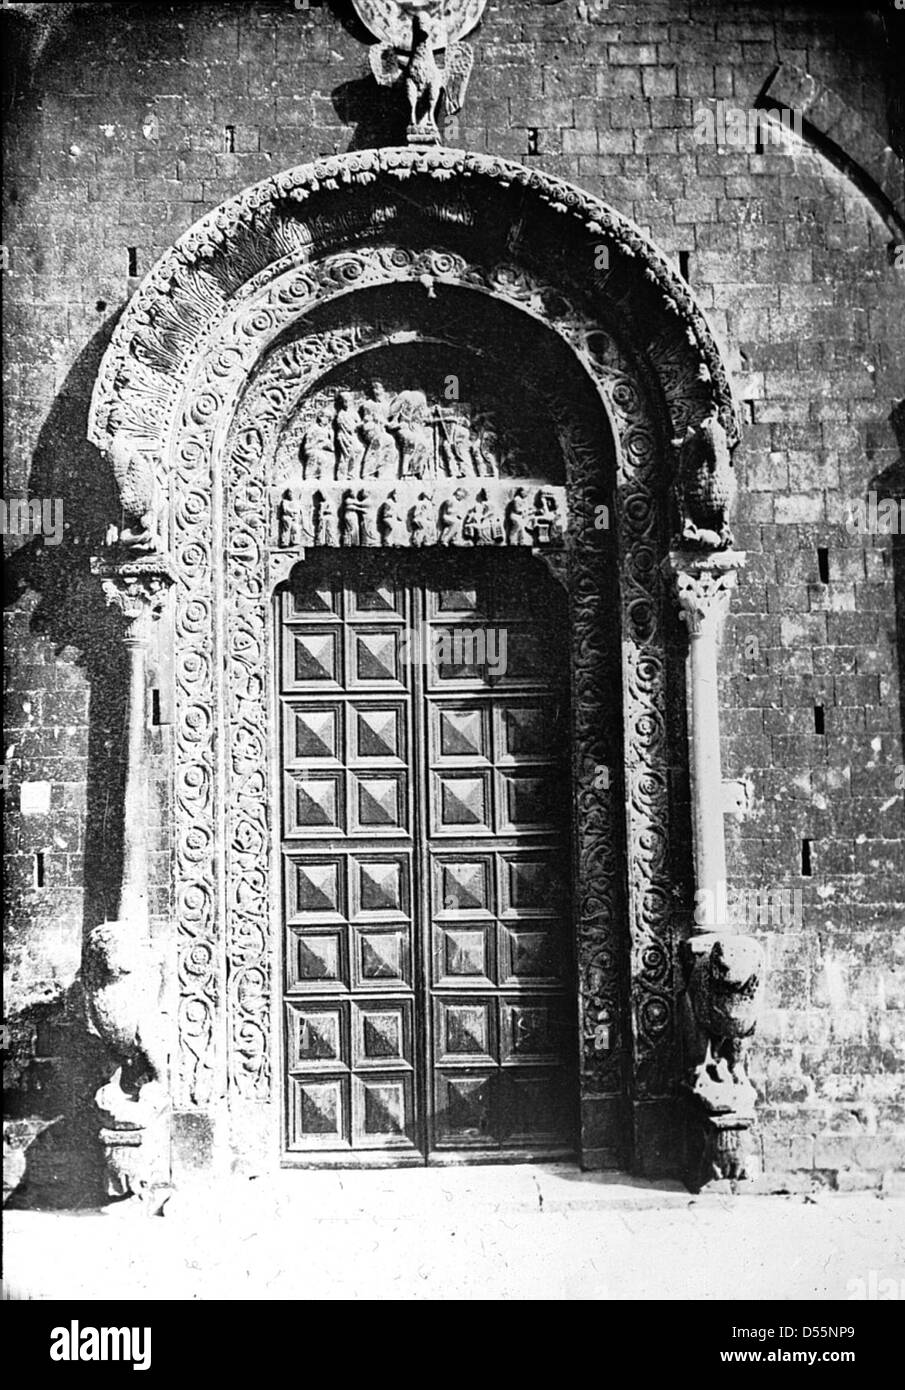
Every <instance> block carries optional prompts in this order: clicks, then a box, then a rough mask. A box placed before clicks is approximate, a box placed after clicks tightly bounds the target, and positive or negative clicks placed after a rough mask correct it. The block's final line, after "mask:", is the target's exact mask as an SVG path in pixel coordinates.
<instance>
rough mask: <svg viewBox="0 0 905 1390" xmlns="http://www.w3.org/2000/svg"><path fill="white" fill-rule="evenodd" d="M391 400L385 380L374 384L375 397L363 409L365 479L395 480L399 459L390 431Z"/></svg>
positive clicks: (361, 410) (362, 463) (362, 434)
mask: <svg viewBox="0 0 905 1390" xmlns="http://www.w3.org/2000/svg"><path fill="white" fill-rule="evenodd" d="M389 408H390V397H389V392H388V391H387V390H386V388H385V386H384V384H383V382H382V381H374V382H372V383H371V395H370V396H369V397H367V398H366V399H365V400H364V401H363V402H362V404H361V406H360V407H359V415H360V416H361V427H360V431H359V433H360V434H361V437H362V439H363V440H364V446H365V448H364V457H363V458H362V461H361V476H362V477H363V478H379V477H395V476H396V473H397V470H398V465H399V460H398V458H397V453H396V444H395V441H394V439H393V436H392V435H391V434H390V432H389V430H388V429H387V419H388V417H389Z"/></svg>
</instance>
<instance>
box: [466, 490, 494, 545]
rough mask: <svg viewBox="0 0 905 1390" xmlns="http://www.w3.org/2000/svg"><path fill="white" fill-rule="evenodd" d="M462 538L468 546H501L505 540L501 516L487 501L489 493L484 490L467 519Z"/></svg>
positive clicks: (476, 499) (478, 496)
mask: <svg viewBox="0 0 905 1390" xmlns="http://www.w3.org/2000/svg"><path fill="white" fill-rule="evenodd" d="M462 538H463V540H464V542H465V544H466V545H499V544H500V543H501V541H502V539H503V527H502V524H501V522H500V518H499V514H498V513H497V510H496V508H495V507H494V506H493V504H492V503H491V502H489V501H488V500H487V493H486V492H485V491H484V490H483V488H482V489H481V491H480V492H479V493H478V495H477V497H476V498H475V499H474V502H473V503H472V506H471V508H470V510H469V512H468V514H467V516H466V517H465V521H464V523H463V525H462Z"/></svg>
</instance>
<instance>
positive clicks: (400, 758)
mask: <svg viewBox="0 0 905 1390" xmlns="http://www.w3.org/2000/svg"><path fill="white" fill-rule="evenodd" d="M279 604H280V609H279V615H278V625H279V642H278V647H279V691H278V701H279V707H280V725H281V729H280V760H281V767H280V775H281V779H282V806H281V835H280V845H281V857H282V887H283V895H282V901H283V914H284V933H283V934H284V954H283V1017H284V1041H283V1046H284V1056H283V1075H284V1087H285V1095H284V1109H285V1159H286V1161H287V1162H289V1163H292V1162H301V1163H312V1162H321V1163H325V1164H337V1163H361V1164H367V1163H379V1162H384V1163H388V1162H389V1163H400V1164H403V1163H424V1162H429V1161H434V1162H455V1161H462V1160H470V1161H475V1162H480V1161H483V1162H488V1161H493V1160H505V1159H518V1158H533V1157H542V1156H543V1157H549V1156H552V1155H554V1154H557V1155H559V1154H567V1153H570V1152H573V1151H574V1149H575V1127H576V1109H577V1063H576V1053H577V1048H576V1037H575V1031H576V1030H575V1015H576V1005H575V988H574V982H573V941H572V935H573V927H572V923H573V921H574V914H573V911H572V900H571V873H570V865H571V853H570V820H571V815H570V804H571V792H570V769H569V759H568V749H569V724H570V719H569V691H568V633H567V614H566V603H565V596H564V594H563V593H562V591H561V588H560V586H559V585H557V584H556V583H555V582H554V581H553V580H552V579H551V578H550V576H549V575H548V574H547V572H546V570H545V568H544V567H543V565H542V564H541V563H540V562H539V561H537V560H536V559H533V558H532V557H531V556H530V555H526V554H525V553H524V552H517V551H513V550H499V551H481V550H474V551H469V552H464V551H438V550H431V551H429V552H426V553H421V554H417V553H415V552H411V551H409V552H405V551H394V552H388V551H367V550H357V551H336V550H333V551H313V552H311V553H310V555H309V557H308V559H307V560H306V561H304V562H303V563H302V564H300V565H299V566H297V568H296V570H295V571H294V573H293V577H292V580H291V582H290V586H289V588H288V591H287V592H285V593H283V594H281V596H280V599H279Z"/></svg>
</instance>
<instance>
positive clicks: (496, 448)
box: [472, 420, 502, 478]
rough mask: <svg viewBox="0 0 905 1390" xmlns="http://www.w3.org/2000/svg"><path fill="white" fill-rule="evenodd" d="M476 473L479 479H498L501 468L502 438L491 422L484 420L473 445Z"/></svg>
mask: <svg viewBox="0 0 905 1390" xmlns="http://www.w3.org/2000/svg"><path fill="white" fill-rule="evenodd" d="M472 455H473V458H474V471H475V473H476V474H477V476H478V477H479V478H498V477H499V476H500V473H501V471H502V470H501V468H500V437H499V435H498V434H497V432H496V430H495V429H494V427H493V424H492V423H491V421H489V420H483V421H482V422H481V424H480V426H479V429H478V437H477V439H476V440H475V442H474V443H473V445H472Z"/></svg>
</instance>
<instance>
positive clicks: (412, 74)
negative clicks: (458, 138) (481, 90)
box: [368, 0, 474, 145]
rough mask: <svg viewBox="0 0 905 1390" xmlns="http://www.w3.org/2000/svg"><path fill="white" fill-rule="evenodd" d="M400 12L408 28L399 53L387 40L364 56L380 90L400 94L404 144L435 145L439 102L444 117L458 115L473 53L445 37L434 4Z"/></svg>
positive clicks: (411, 6) (410, 6)
mask: <svg viewBox="0 0 905 1390" xmlns="http://www.w3.org/2000/svg"><path fill="white" fill-rule="evenodd" d="M400 8H403V9H404V10H405V12H406V13H407V16H408V19H409V26H410V27H409V31H408V35H407V37H406V40H405V47H404V48H402V47H400V45H399V44H398V42H394V41H392V40H390V41H388V42H386V43H376V44H374V45H372V47H371V49H370V51H369V53H368V62H369V64H370V67H371V72H372V73H373V74H374V77H375V79H376V80H377V82H379V83H380V85H381V86H382V87H395V86H397V85H398V86H400V87H402V88H404V90H405V96H406V101H407V103H408V108H409V124H408V129H407V131H406V139H407V140H408V142H409V144H413V145H437V144H439V143H440V131H439V129H438V127H437V115H438V112H439V108H440V100H441V98H442V97H445V100H446V110H447V111H448V112H449V114H450V115H455V113H456V112H457V111H460V110H461V109H462V105H463V102H464V101H465V93H466V91H467V89H468V79H469V78H470V76H471V70H472V68H473V66H474V50H473V49H472V47H471V45H470V44H467V43H458V42H455V41H454V40H453V39H452V38H451V37H450V32H449V28H448V25H447V22H446V16H445V14H444V13H442V7H441V6H440V4H439V3H438V0H427V3H423V4H418V3H417V0H416V2H415V3H409V4H406V5H405V6H404V7H400ZM438 10H440V11H441V12H440V13H438ZM440 52H445V58H444V60H443V62H442V63H441V62H439V61H438V60H437V57H436V55H437V53H440Z"/></svg>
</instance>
